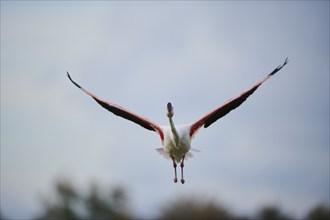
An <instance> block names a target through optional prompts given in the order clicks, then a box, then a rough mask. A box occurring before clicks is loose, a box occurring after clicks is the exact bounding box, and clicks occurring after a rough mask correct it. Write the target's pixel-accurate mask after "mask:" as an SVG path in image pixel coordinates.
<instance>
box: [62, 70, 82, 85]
mask: <svg viewBox="0 0 330 220" xmlns="http://www.w3.org/2000/svg"><path fill="white" fill-rule="evenodd" d="M66 74H67V76H68V78H69V80H70V81H71V82H72V83H73V84H74V85H75V86H77V87H78V88H79V89H81V86H80V85H78V84H77V83H76V82H75V81H73V80H72V79H71V76H70V74H69V72H68V71H66Z"/></svg>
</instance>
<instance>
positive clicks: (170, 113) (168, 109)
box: [167, 102, 174, 118]
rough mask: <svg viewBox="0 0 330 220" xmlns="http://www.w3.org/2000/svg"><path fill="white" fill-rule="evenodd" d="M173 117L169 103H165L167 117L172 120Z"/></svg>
mask: <svg viewBox="0 0 330 220" xmlns="http://www.w3.org/2000/svg"><path fill="white" fill-rule="evenodd" d="M173 115H174V111H173V106H172V104H171V103H170V102H169V103H167V117H169V118H172V117H173Z"/></svg>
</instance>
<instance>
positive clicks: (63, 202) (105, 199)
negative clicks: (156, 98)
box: [0, 180, 330, 220]
mask: <svg viewBox="0 0 330 220" xmlns="http://www.w3.org/2000/svg"><path fill="white" fill-rule="evenodd" d="M127 203H128V199H127V196H126V193H125V190H124V189H123V188H121V187H117V188H113V189H112V190H111V191H109V192H105V191H104V190H100V189H99V187H98V186H97V185H95V184H94V185H91V187H90V188H89V190H88V192H87V193H82V192H80V191H78V190H77V189H76V188H74V187H73V185H72V184H71V183H70V182H68V181H66V180H61V181H59V182H57V183H56V185H55V198H54V199H53V201H49V199H43V206H44V210H43V212H42V213H41V214H40V215H39V216H37V218H36V219H37V220H45V219H47V220H52V219H54V220H87V219H93V220H94V219H97V220H117V219H118V220H127V219H141V218H136V217H133V216H132V214H130V212H129V211H128V207H127ZM0 214H1V213H0ZM147 219H150V217H149V218H147ZM152 219H159V220H185V219H189V220H199V219H209V220H213V219H217V220H229V219H235V220H288V219H290V220H291V219H294V218H293V217H292V216H289V215H287V214H284V213H283V212H282V211H281V210H280V209H279V208H278V207H275V206H265V207H262V208H261V209H259V211H258V212H257V213H256V215H255V216H252V217H250V216H238V215H235V214H233V213H231V211H230V210H229V209H228V208H225V207H222V206H220V205H219V204H217V203H215V202H213V201H206V200H203V198H202V197H198V198H194V197H181V198H174V200H172V201H168V202H167V203H166V205H165V206H163V208H162V209H161V211H160V212H159V216H158V217H156V218H152ZM303 220H330V209H329V207H326V206H323V205H319V206H316V207H315V208H313V209H312V210H310V211H309V212H308V213H307V214H306V216H305V217H304V218H303Z"/></svg>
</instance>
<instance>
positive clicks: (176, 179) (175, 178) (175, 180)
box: [171, 155, 178, 183]
mask: <svg viewBox="0 0 330 220" xmlns="http://www.w3.org/2000/svg"><path fill="white" fill-rule="evenodd" d="M171 159H172V161H173V168H174V182H175V183H176V182H178V178H177V174H176V167H177V165H176V162H175V159H174V157H173V156H172V155H171Z"/></svg>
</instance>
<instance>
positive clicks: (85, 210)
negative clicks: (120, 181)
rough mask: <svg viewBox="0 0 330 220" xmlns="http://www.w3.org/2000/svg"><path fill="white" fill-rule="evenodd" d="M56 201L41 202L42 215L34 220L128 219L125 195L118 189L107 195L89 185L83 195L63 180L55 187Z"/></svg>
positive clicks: (44, 200) (95, 186)
mask: <svg viewBox="0 0 330 220" xmlns="http://www.w3.org/2000/svg"><path fill="white" fill-rule="evenodd" d="M55 193H56V199H55V201H48V200H46V199H43V206H44V211H43V213H41V214H40V215H39V216H38V217H37V218H36V219H38V220H39V219H40V220H45V219H49V220H51V219H54V220H83V219H100V220H101V219H105V220H107V219H109V220H112V219H118V220H126V219H131V217H130V215H129V214H128V211H127V210H126V201H127V198H126V194H125V191H124V190H123V189H122V188H119V187H118V188H114V189H113V190H112V191H111V192H110V193H104V192H103V191H102V192H100V190H99V188H98V186H97V185H95V184H94V185H92V186H91V187H90V189H89V191H88V193H87V194H86V195H84V194H83V193H79V192H77V190H76V189H75V188H74V187H73V186H72V185H71V183H69V182H68V181H66V180H61V181H59V182H58V183H57V184H56V186H55Z"/></svg>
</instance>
